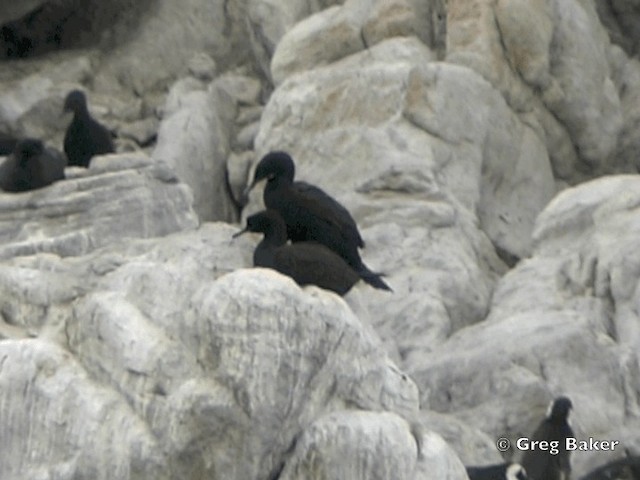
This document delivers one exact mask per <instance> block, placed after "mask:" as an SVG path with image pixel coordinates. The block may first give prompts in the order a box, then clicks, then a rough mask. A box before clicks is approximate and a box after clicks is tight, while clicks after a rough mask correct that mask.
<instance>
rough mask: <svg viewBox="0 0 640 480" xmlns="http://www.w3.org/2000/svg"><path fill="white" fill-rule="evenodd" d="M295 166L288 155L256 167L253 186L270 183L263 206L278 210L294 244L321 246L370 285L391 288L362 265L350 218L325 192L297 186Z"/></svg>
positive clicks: (272, 155)
mask: <svg viewBox="0 0 640 480" xmlns="http://www.w3.org/2000/svg"><path fill="white" fill-rule="evenodd" d="M294 175H295V165H294V163H293V160H292V159H291V157H290V156H289V154H288V153H286V152H281V151H275V152H271V153H268V154H267V155H265V156H264V157H263V158H262V160H260V163H258V166H257V167H256V170H255V174H254V179H253V183H252V184H251V186H250V187H249V189H251V188H253V186H254V185H255V184H256V183H258V182H259V181H260V180H262V179H265V178H266V179H267V185H266V187H265V189H264V204H265V206H266V207H267V208H270V209H273V210H276V211H277V212H278V213H280V215H281V216H282V218H283V219H284V222H285V224H286V228H287V237H288V238H289V239H291V241H292V242H294V243H295V242H305V241H313V242H318V243H321V244H322V245H324V246H326V247H327V248H329V249H331V250H333V251H334V252H336V253H337V254H338V255H340V256H341V257H342V258H343V259H344V260H345V261H346V262H347V263H348V264H349V265H351V267H353V269H354V270H355V271H356V272H358V275H360V277H361V278H362V279H363V280H364V281H365V282H367V283H368V284H369V285H371V286H373V287H375V288H379V289H382V290H389V291H391V288H390V287H389V286H388V285H387V284H386V283H385V282H384V281H383V280H382V279H381V278H380V274H378V273H375V272H372V271H371V270H369V268H368V267H367V266H366V265H365V264H364V263H363V262H362V259H361V258H360V253H359V252H358V248H362V247H364V241H363V240H362V237H361V235H360V232H359V231H358V227H357V226H356V222H355V221H354V220H353V217H351V214H350V213H349V212H348V211H347V209H346V208H344V207H343V206H342V205H340V203H338V202H337V201H336V200H334V199H333V198H331V197H330V196H329V195H327V194H326V193H325V192H324V191H322V190H321V189H319V188H318V187H315V186H313V185H310V184H308V183H306V182H294V181H293V177H294Z"/></svg>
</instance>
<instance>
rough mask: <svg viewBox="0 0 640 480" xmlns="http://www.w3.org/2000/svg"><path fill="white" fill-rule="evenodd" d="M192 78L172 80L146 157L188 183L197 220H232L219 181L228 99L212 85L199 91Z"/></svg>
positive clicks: (231, 110) (228, 116)
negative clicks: (162, 163) (155, 139)
mask: <svg viewBox="0 0 640 480" xmlns="http://www.w3.org/2000/svg"><path fill="white" fill-rule="evenodd" d="M198 86H199V83H198V82H196V81H195V80H189V81H186V82H184V81H183V82H178V83H176V85H175V90H174V91H173V92H174V93H170V95H169V98H168V99H167V104H166V106H165V117H164V119H163V120H162V122H161V123H160V129H159V131H158V142H157V145H156V148H155V150H154V151H153V153H152V156H153V158H154V159H156V160H162V161H165V162H166V163H167V164H169V165H170V166H171V167H172V168H173V169H174V171H175V172H176V174H177V175H178V178H180V180H181V181H183V182H185V183H186V184H187V185H189V186H190V187H191V190H192V191H193V196H194V210H195V211H196V213H197V214H198V216H199V217H200V220H201V221H211V220H230V219H232V218H233V206H232V205H231V202H230V199H229V195H228V193H227V189H226V182H225V160H226V158H227V155H228V154H229V148H230V147H229V131H230V126H231V125H230V124H231V122H232V121H233V117H234V116H235V106H234V104H233V102H232V101H231V100H230V99H229V98H228V97H227V96H226V95H224V94H221V93H220V92H219V90H218V89H217V88H216V87H215V83H212V84H211V86H210V87H209V88H208V89H207V90H199V89H197V87H198Z"/></svg>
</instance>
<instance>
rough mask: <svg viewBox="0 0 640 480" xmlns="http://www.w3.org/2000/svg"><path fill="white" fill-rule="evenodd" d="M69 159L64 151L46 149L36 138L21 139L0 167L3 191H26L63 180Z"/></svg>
mask: <svg viewBox="0 0 640 480" xmlns="http://www.w3.org/2000/svg"><path fill="white" fill-rule="evenodd" d="M65 166H66V159H65V158H64V155H62V153H61V152H58V151H56V150H54V149H51V148H45V146H44V144H43V143H42V141H40V140H38V139H34V138H26V139H24V140H20V141H19V142H18V143H17V144H16V146H15V148H14V150H13V153H12V154H11V155H9V156H8V157H7V159H6V160H5V161H4V163H3V164H2V165H1V166H0V188H1V189H2V190H4V191H6V192H26V191H28V190H35V189H37V188H42V187H46V186H47V185H51V184H52V183H53V182H55V181H57V180H62V179H64V167H65Z"/></svg>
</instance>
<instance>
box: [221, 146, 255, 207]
mask: <svg viewBox="0 0 640 480" xmlns="http://www.w3.org/2000/svg"><path fill="white" fill-rule="evenodd" d="M253 157H254V154H253V152H251V151H246V152H242V153H232V154H231V155H229V158H228V159H227V179H228V182H229V189H230V190H231V195H233V199H234V201H235V202H236V203H237V204H238V205H244V204H245V203H246V198H245V189H246V188H247V185H249V184H250V183H251V181H252V179H251V177H250V172H251V164H252V162H253Z"/></svg>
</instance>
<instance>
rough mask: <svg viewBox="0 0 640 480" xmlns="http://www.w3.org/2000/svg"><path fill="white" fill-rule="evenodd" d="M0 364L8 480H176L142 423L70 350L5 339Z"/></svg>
mask: <svg viewBox="0 0 640 480" xmlns="http://www.w3.org/2000/svg"><path fill="white" fill-rule="evenodd" d="M0 358H2V362H1V366H2V368H1V369H0V387H1V388H0V403H1V404H2V406H3V408H2V409H0V424H1V425H3V428H2V429H0V440H1V442H0V445H1V446H0V450H2V458H3V461H2V463H1V464H0V476H1V477H2V478H3V479H6V480H22V479H25V478H30V479H38V478H44V479H50V478H56V479H63V480H72V479H74V478H92V479H96V480H101V479H105V480H106V479H111V478H121V479H129V478H131V479H133V478H157V479H169V478H172V476H171V474H170V472H169V471H167V470H166V464H165V463H164V462H163V456H162V450H163V446H162V445H161V444H160V443H158V441H157V439H156V438H154V437H153V435H152V434H151V432H149V430H148V428H147V427H146V425H145V424H144V422H143V421H142V420H141V419H140V418H139V417H137V416H136V415H135V414H134V412H133V411H132V409H131V407H130V406H129V405H128V404H127V402H126V401H125V400H124V399H123V397H122V396H120V395H118V394H116V393H115V392H114V391H113V390H112V389H111V388H109V387H107V386H101V385H98V384H96V383H95V381H94V380H93V379H92V378H91V377H90V376H88V375H87V373H86V371H85V370H84V369H83V368H82V366H81V365H80V364H79V363H78V362H77V361H76V360H74V358H73V356H72V355H71V354H70V353H69V352H68V351H67V350H65V349H63V348H61V347H59V346H58V345H55V344H53V343H50V342H47V341H43V340H39V339H26V340H3V341H0ZM106 419H108V421H105V420H106Z"/></svg>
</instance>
